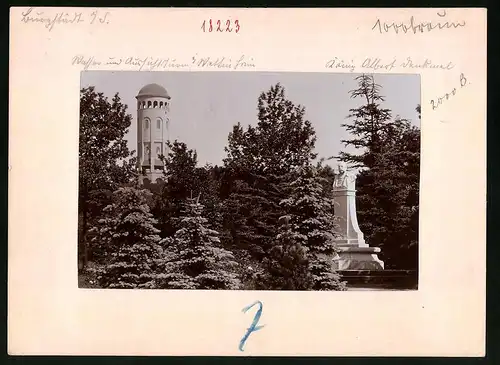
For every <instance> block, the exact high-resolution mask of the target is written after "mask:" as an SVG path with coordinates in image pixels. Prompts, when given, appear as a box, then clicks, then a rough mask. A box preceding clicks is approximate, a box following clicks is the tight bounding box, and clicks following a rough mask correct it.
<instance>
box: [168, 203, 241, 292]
mask: <svg viewBox="0 0 500 365" xmlns="http://www.w3.org/2000/svg"><path fill="white" fill-rule="evenodd" d="M202 210H203V206H202V205H201V204H200V203H199V202H198V201H197V200H195V199H192V198H188V199H187V200H186V202H185V203H184V209H183V212H182V214H181V216H180V218H179V223H178V227H179V229H178V230H177V232H176V233H175V235H174V237H173V238H172V239H170V238H167V239H166V240H165V243H164V244H165V245H166V248H165V249H166V251H167V255H168V257H169V258H168V262H167V264H166V266H165V269H164V271H165V272H164V274H162V275H161V286H162V287H163V288H166V289H238V288H239V285H240V282H239V280H238V278H237V275H236V274H235V273H234V270H235V266H236V265H237V264H236V262H235V261H234V257H233V255H232V254H231V252H229V251H227V250H225V249H224V248H222V247H221V244H220V239H219V237H218V232H217V231H215V230H212V229H210V228H207V223H208V221H207V219H206V218H204V217H203V216H202Z"/></svg>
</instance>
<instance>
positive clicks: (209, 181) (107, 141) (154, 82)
mask: <svg viewBox="0 0 500 365" xmlns="http://www.w3.org/2000/svg"><path fill="white" fill-rule="evenodd" d="M118 62H120V61H118ZM125 62H127V60H125ZM214 85H217V92H214V89H213V87H214ZM80 90H81V91H80V131H79V217H78V218H79V227H78V228H79V232H78V234H79V241H78V244H79V247H78V248H79V287H83V288H129V289H131V288H137V289H202V290H217V289H221V290H313V291H319V290H360V289H363V290H381V289H386V290H404V289H415V290H416V289H417V284H418V283H417V278H418V222H419V182H420V77H419V75H412V74H400V75H396V74H392V75H391V74H380V73H379V74H373V73H365V74H355V73H328V74H323V73H319V72H316V73H312V72H299V73H291V72H289V73H285V72H282V73H270V72H230V71H220V72H196V71H191V72H189V71H188V72H167V71H159V72H150V71H84V72H82V73H81V86H80ZM235 90H238V92H235ZM401 90H405V91H406V92H405V93H401ZM318 93H320V94H321V97H318ZM358 217H359V218H358ZM382 248H383V250H382Z"/></svg>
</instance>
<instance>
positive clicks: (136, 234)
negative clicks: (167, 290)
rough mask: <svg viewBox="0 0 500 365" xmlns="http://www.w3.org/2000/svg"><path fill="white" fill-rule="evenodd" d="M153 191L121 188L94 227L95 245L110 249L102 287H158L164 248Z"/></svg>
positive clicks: (100, 274) (107, 252)
mask: <svg viewBox="0 0 500 365" xmlns="http://www.w3.org/2000/svg"><path fill="white" fill-rule="evenodd" d="M149 194H150V193H149V192H148V191H146V190H141V189H138V188H136V187H123V188H119V189H118V190H116V191H115V192H114V193H113V197H112V204H110V205H108V206H107V207H105V208H104V210H103V217H102V218H101V219H100V220H99V222H98V224H97V226H96V227H94V228H93V231H94V233H95V236H94V238H93V240H94V244H95V245H99V246H101V247H103V250H104V251H105V252H106V263H105V264H104V266H103V267H102V268H101V269H100V270H99V273H98V275H99V276H98V279H99V282H100V285H101V286H102V287H105V288H130V289H134V288H146V289H152V288H155V287H156V280H157V273H158V268H159V267H160V266H161V263H162V260H163V250H162V249H161V247H160V245H159V242H160V236H159V235H158V232H159V230H158V229H156V228H155V227H154V226H155V224H156V223H157V222H156V220H155V219H154V218H153V216H152V214H151V213H150V211H149V206H148V204H147V201H146V200H147V198H148V195H149Z"/></svg>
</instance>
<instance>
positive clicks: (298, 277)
mask: <svg viewBox="0 0 500 365" xmlns="http://www.w3.org/2000/svg"><path fill="white" fill-rule="evenodd" d="M279 222H280V226H279V228H278V234H277V235H276V237H275V240H274V244H273V246H272V247H271V249H270V250H269V252H268V254H267V255H266V257H265V258H264V260H263V267H262V269H261V271H260V272H258V273H257V274H256V275H255V278H254V281H255V287H256V289H260V290H310V289H311V288H312V287H313V286H314V281H313V277H312V275H311V272H310V270H309V260H308V249H307V247H306V244H307V237H306V236H304V235H302V234H300V233H298V232H297V230H295V229H293V226H292V225H291V224H290V217H289V216H283V217H281V218H280V220H279Z"/></svg>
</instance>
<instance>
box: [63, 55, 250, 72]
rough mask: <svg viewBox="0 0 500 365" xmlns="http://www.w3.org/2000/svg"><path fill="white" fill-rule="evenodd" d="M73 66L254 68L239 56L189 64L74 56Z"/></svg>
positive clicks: (200, 59)
mask: <svg viewBox="0 0 500 365" xmlns="http://www.w3.org/2000/svg"><path fill="white" fill-rule="evenodd" d="M71 64H72V65H73V66H82V67H83V69H84V70H85V71H87V70H89V69H92V68H100V67H102V66H107V67H109V66H112V67H122V66H125V67H126V68H132V69H134V70H138V71H153V70H168V69H191V68H192V67H199V68H210V69H212V68H217V69H232V70H243V69H249V68H255V67H256V66H255V63H254V59H253V57H249V56H246V55H241V56H240V57H237V58H235V59H232V58H229V57H199V56H198V54H195V55H194V56H193V57H191V62H186V61H181V60H178V59H176V58H158V57H132V56H125V57H107V58H102V59H98V58H96V57H95V56H85V55H81V54H79V55H76V56H74V57H73V58H72V59H71Z"/></svg>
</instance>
